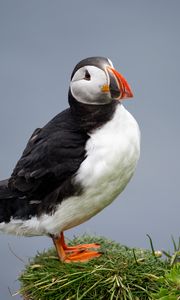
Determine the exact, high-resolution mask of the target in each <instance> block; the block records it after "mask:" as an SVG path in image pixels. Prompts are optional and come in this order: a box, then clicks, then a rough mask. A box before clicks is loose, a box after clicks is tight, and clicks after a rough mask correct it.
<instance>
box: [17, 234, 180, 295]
mask: <svg viewBox="0 0 180 300" xmlns="http://www.w3.org/2000/svg"><path fill="white" fill-rule="evenodd" d="M149 238H150V237H149ZM92 242H97V243H100V244H101V246H102V248H101V251H103V252H104V254H103V255H102V256H101V257H100V258H97V259H94V260H91V261H89V262H88V263H68V264H65V263H61V262H59V260H58V258H57V256H56V253H55V250H54V249H51V250H49V251H47V252H44V253H41V254H38V255H37V256H36V257H35V258H34V259H33V261H31V262H30V264H29V265H28V266H27V267H26V269H25V271H24V272H23V274H22V275H21V276H20V278H19V280H20V282H21V290H20V291H19V293H20V294H21V295H23V296H24V299H28V300H71V299H75V300H81V299H83V300H90V299H91V300H102V299H103V300H115V299H120V300H138V299H139V300H140V299H159V300H177V299H180V297H179V296H180V265H179V263H177V264H175V262H177V260H178V259H179V257H180V252H179V250H180V249H179V248H178V247H179V246H180V245H178V246H177V245H176V244H174V245H175V246H176V251H175V253H176V260H175V258H173V256H171V255H170V254H169V253H166V256H167V259H161V258H160V257H158V253H156V252H155V251H154V248H153V244H152V241H151V239H150V243H151V249H152V251H148V250H142V249H131V248H128V247H126V246H121V245H119V244H117V243H115V242H112V241H109V240H107V239H105V238H100V237H89V236H83V237H81V238H75V239H74V240H72V241H71V242H70V244H79V243H92ZM174 255H175V254H174ZM169 295H170V296H169ZM168 297H170V298H168ZM178 297H179V298H178Z"/></svg>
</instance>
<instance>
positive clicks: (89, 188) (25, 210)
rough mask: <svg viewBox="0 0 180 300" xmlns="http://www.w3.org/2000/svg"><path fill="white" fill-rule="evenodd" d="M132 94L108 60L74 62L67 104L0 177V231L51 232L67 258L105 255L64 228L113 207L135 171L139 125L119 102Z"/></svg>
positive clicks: (70, 260)
mask: <svg viewBox="0 0 180 300" xmlns="http://www.w3.org/2000/svg"><path fill="white" fill-rule="evenodd" d="M132 97H133V93H132V90H131V87H130V85H129V84H128V82H127V81H126V79H125V78H124V77H123V75H121V74H120V73H119V72H118V71H117V70H116V69H115V68H114V66H113V63H112V61H111V60H110V59H109V58H106V57H99V56H97V57H96V56H95V57H88V58H85V59H83V60H81V61H80V62H79V63H78V64H77V65H76V66H75V68H74V70H73V72H72V75H71V78H70V84H69V92H68V102H69V106H68V108H67V109H65V110H64V111H62V112H60V113H59V114H57V115H56V116H55V117H54V118H53V119H52V120H50V121H49V122H48V123H47V124H46V125H45V126H44V127H42V128H37V129H36V130H35V131H34V132H33V134H32V136H31V137H30V138H29V140H28V142H27V145H26V147H25V149H24V151H23V153H22V156H21V157H20V159H19V160H18V162H17V164H16V165H15V167H14V169H13V171H12V174H11V176H10V177H9V178H8V179H4V180H1V181H0V232H1V233H5V234H14V235H22V236H29V237H31V236H41V235H45V236H49V237H50V238H52V240H53V243H54V245H55V248H56V251H57V255H58V258H59V259H60V261H61V262H64V263H74V262H88V261H89V260H91V259H93V258H98V257H99V256H101V255H102V253H101V252H100V251H99V248H100V245H99V244H97V243H92V244H80V245H74V246H69V245H68V244H67V243H66V242H65V237H64V231H66V230H68V229H71V228H73V227H75V226H77V225H79V224H82V223H84V222H85V221H87V220H89V219H90V218H92V217H93V216H95V215H96V214H97V213H99V212H100V211H101V210H102V209H104V208H105V207H106V206H108V205H109V204H111V202H112V201H113V200H114V199H116V198H117V196H118V195H119V194H120V193H121V192H122V191H123V190H124V188H125V187H126V185H127V183H128V182H129V181H130V179H131V177H132V176H133V174H134V171H135V169H136V165H137V162H138V160H139V156H140V129H139V126H138V123H137V121H136V120H135V118H134V117H133V116H132V115H131V114H130V113H129V112H128V111H127V109H126V108H125V107H124V105H123V104H122V102H123V101H124V100H125V99H127V98H132ZM107 226H109V225H108V222H107Z"/></svg>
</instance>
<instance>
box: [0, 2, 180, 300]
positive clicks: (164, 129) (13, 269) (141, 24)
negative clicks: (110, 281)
mask: <svg viewBox="0 0 180 300" xmlns="http://www.w3.org/2000/svg"><path fill="white" fill-rule="evenodd" d="M179 12H180V1H178V0H177V1H176V0H171V1H170V0H169V1H167V0H159V1H156V0H151V1H150V0H149V1H144V0H136V1H134V0H131V1H130V0H126V1H125V0H124V1H121V0H119V1H117V0H112V1H106V0H104V1H101V0H99V1H95V0H91V1H85V0H76V1H70V0H64V1H60V0H59V1H54V0H52V1H50V0H49V1H47V0H38V1H37V0H31V1H27V0H14V1H13V0H11V1H10V0H0V141H1V143H0V179H4V178H7V177H8V176H10V174H11V172H12V170H13V167H14V166H15V164H16V162H17V160H18V158H19V157H20V155H21V153H22V150H23V149H24V147H25V145H26V142H27V139H28V138H29V136H30V135H31V133H32V131H33V130H34V129H35V128H36V127H40V126H43V125H44V124H45V123H46V122H47V121H49V120H50V119H51V118H52V117H53V116H54V115H55V114H57V113H58V112H60V111H61V110H63V109H64V108H66V107H67V105H68V104H67V92H68V86H69V78H70V75H71V72H72V69H73V68H74V65H75V64H76V63H77V62H78V61H79V60H81V59H83V58H86V57H88V56H96V55H99V56H107V57H109V58H110V59H111V60H112V61H113V63H114V66H115V67H116V69H117V70H119V72H121V73H122V74H123V75H124V76H125V77H126V78H127V80H128V82H129V83H130V84H131V87H132V90H133V92H134V95H135V96H134V99H133V100H129V101H127V102H124V104H125V106H126V107H127V108H128V110H129V111H130V112H131V113H132V114H133V115H134V116H135V118H136V119H137V121H138V123H139V125H140V128H141V134H142V144H141V159H140V162H139V164H138V168H137V171H136V174H135V176H134V178H133V179H132V181H131V183H130V184H129V185H128V186H127V188H126V190H125V191H124V192H123V194H122V195H121V196H120V197H119V198H118V199H117V200H116V201H115V202H114V203H113V204H112V205H110V206H109V207H108V208H106V209H105V210H104V211H102V212H101V213H100V214H99V215H97V216H96V217H94V218H93V219H92V220H90V221H89V222H87V223H84V224H83V225H81V226H79V227H76V228H74V229H72V230H70V231H68V232H67V233H66V236H68V237H72V236H73V235H77V234H83V233H84V232H88V233H92V234H93V233H96V234H97V235H104V236H106V237H108V238H111V239H115V240H116V241H118V242H121V243H122V244H126V245H129V246H133V247H135V246H136V247H149V242H148V239H147V237H146V234H147V233H148V234H150V235H151V237H152V239H153V241H154V246H155V248H158V249H162V248H163V249H168V248H169V249H170V247H171V246H170V244H171V241H170V236H171V234H173V235H174V237H175V238H177V237H178V236H179V223H180V221H179V219H180V218H179V214H180V213H179V212H180V201H179V194H180V193H179V185H180V180H179V169H180V160H179V153H180V133H179V132H180V120H179V112H180V99H179V98H180V96H179V86H180V75H179V73H180V34H179V29H180V18H179ZM8 245H10V247H11V248H12V249H13V251H14V252H15V253H16V254H17V255H18V256H19V257H21V258H22V259H23V260H24V261H26V262H27V261H28V258H29V257H32V256H33V255H34V254H35V253H36V252H37V250H38V251H41V250H43V249H47V248H48V247H49V246H50V245H51V241H50V240H49V239H48V238H45V237H36V238H23V237H21V238H18V237H12V236H3V235H1V236H0V270H1V271H0V295H1V298H2V299H3V300H10V299H11V296H10V294H9V292H8V287H10V289H11V290H12V291H15V290H16V289H17V288H18V283H17V282H15V281H16V279H17V277H18V275H19V274H20V272H21V270H22V269H23V267H24V264H23V263H22V262H20V261H19V260H18V259H17V258H16V257H15V256H14V255H13V254H12V253H11V251H10V250H9V246H8ZM2 270H4V271H3V272H2ZM15 299H19V297H16V298H15Z"/></svg>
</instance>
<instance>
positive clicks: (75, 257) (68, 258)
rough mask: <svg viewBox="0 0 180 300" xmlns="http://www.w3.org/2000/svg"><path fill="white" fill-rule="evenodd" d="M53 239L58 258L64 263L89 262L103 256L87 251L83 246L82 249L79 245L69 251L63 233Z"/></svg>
mask: <svg viewBox="0 0 180 300" xmlns="http://www.w3.org/2000/svg"><path fill="white" fill-rule="evenodd" d="M52 239H53V242H54V245H55V247H56V251H57V254H58V257H59V259H60V260H61V261H62V262H67V263H69V262H87V261H89V260H90V259H92V258H95V257H99V256H100V255H101V253H100V252H97V251H91V250H87V247H86V248H85V247H83V246H84V245H82V247H80V246H81V245H78V246H77V247H76V246H75V247H72V248H73V249H71V250H69V247H68V246H67V245H66V244H65V240H64V234H63V233H61V235H60V236H59V237H55V236H52ZM89 245H96V244H89ZM89 248H90V247H89ZM96 248H97V247H96ZM70 252H72V253H70Z"/></svg>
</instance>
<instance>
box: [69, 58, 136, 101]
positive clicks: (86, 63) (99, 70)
mask: <svg viewBox="0 0 180 300" xmlns="http://www.w3.org/2000/svg"><path fill="white" fill-rule="evenodd" d="M70 93H71V94H72V96H73V97H74V98H75V99H76V100H77V101H78V102H80V103H84V104H90V105H104V104H108V103H110V102H111V101H112V100H121V99H125V98H130V97H133V93H132V91H131V88H130V86H129V84H128V83H127V81H126V79H125V78H124V77H123V76H122V75H121V74H120V73H119V72H118V71H116V70H115V69H114V67H113V64H112V62H111V61H110V60H109V59H108V58H105V57H89V58H86V59H84V60H82V61H80V62H79V63H78V64H77V65H76V66H75V68H74V70H73V72H72V75H71V82H70Z"/></svg>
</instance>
